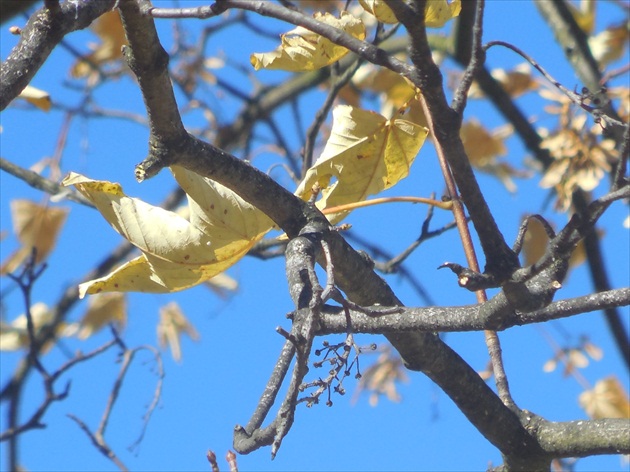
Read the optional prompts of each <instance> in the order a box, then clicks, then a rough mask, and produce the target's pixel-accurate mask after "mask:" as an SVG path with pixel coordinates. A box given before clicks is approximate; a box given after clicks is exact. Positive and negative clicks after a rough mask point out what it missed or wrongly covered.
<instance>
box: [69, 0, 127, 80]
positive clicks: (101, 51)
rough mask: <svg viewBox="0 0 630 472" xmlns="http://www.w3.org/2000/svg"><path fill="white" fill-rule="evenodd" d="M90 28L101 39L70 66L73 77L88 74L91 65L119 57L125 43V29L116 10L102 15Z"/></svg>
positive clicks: (90, 70) (98, 64)
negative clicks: (99, 42)
mask: <svg viewBox="0 0 630 472" xmlns="http://www.w3.org/2000/svg"><path fill="white" fill-rule="evenodd" d="M91 29H92V31H94V33H95V34H97V35H98V37H99V38H100V39H101V44H100V45H98V46H97V47H96V48H95V49H94V52H92V53H91V54H88V55H87V56H85V57H84V58H83V59H79V61H78V62H77V63H76V64H75V65H74V66H73V67H72V70H71V71H70V73H71V74H72V76H73V77H75V78H81V77H85V76H87V75H89V74H90V72H92V67H93V66H100V65H102V64H105V63H107V62H111V61H115V60H118V59H120V58H121V57H122V47H123V45H125V44H127V38H126V37H125V30H124V29H123V26H122V21H121V20H120V15H119V14H118V11H117V10H112V11H110V12H107V13H105V14H104V15H102V16H101V17H100V18H98V19H97V20H96V21H95V22H94V23H93V24H92V26H91Z"/></svg>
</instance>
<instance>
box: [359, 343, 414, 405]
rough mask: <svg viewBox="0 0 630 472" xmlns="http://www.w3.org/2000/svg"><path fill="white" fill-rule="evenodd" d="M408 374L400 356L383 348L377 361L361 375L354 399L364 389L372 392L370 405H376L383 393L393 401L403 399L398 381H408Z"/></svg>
mask: <svg viewBox="0 0 630 472" xmlns="http://www.w3.org/2000/svg"><path fill="white" fill-rule="evenodd" d="M407 381H408V378H407V374H406V373H405V369H404V366H403V364H402V360H401V359H400V357H398V356H396V355H394V354H392V352H391V351H390V349H389V348H384V349H382V352H381V354H380V355H379V357H378V359H377V360H376V362H375V363H374V364H373V365H371V366H370V367H369V368H368V369H367V370H366V371H365V372H364V373H363V375H362V376H361V380H360V381H359V385H358V386H357V391H356V393H355V394H354V397H353V401H356V400H357V398H358V396H359V395H360V394H361V392H362V391H366V392H369V393H370V397H369V400H368V401H369V403H370V406H376V405H377V404H378V400H379V398H380V396H381V395H385V396H386V397H387V399H388V400H390V401H392V402H399V401H400V400H401V397H400V394H399V393H398V389H397V384H398V382H407Z"/></svg>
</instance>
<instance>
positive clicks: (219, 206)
mask: <svg viewBox="0 0 630 472" xmlns="http://www.w3.org/2000/svg"><path fill="white" fill-rule="evenodd" d="M171 171H172V172H173V174H174V176H175V178H176V180H177V181H178V183H179V184H180V186H181V187H182V188H183V190H184V191H185V192H186V193H187V194H188V203H189V207H190V217H189V219H186V218H183V217H181V216H180V215H178V214H177V213H173V212H170V211H167V210H164V209H162V208H159V207H154V206H152V205H149V204H147V203H145V202H143V201H141V200H138V199H136V198H130V197H128V196H126V195H125V194H124V193H123V191H122V188H121V187H120V185H119V184H115V183H111V182H104V181H95V180H91V179H88V178H87V177H84V176H82V175H79V174H75V173H71V174H70V175H68V177H66V178H65V179H64V181H63V185H74V186H75V187H76V188H77V189H78V190H79V191H80V192H81V193H82V194H83V195H85V196H86V197H87V198H88V199H89V200H90V201H92V202H93V203H94V204H95V206H96V207H97V208H98V210H99V211H100V212H101V214H102V215H103V216H104V217H105V219H106V220H107V221H108V222H109V223H110V224H111V225H112V226H113V228H114V229H115V230H116V231H117V232H118V233H120V234H121V235H123V236H124V237H125V238H127V239H128V240H129V241H130V242H131V243H132V244H134V245H135V246H136V247H138V248H139V249H140V250H141V251H142V252H143V254H142V255H141V256H140V257H138V258H136V259H133V260H131V261H129V262H127V263H126V264H124V265H123V266H121V267H120V268H118V269H117V270H115V271H114V272H112V273H110V274H109V275H107V276H105V277H102V278H100V279H96V280H92V281H89V282H86V283H83V284H81V285H80V286H79V290H80V294H81V296H84V295H85V294H86V293H89V294H93V293H99V292H111V291H115V292H126V291H136V292H153V293H165V292H173V291H177V290H183V289H185V288H188V287H191V286H193V285H196V284H199V283H201V282H204V281H206V280H208V279H210V278H212V277H214V276H215V275H217V274H219V273H221V272H223V271H224V270H226V269H227V268H228V267H230V266H232V265H233V264H235V263H236V262H237V261H238V260H240V259H241V258H242V257H243V256H244V255H245V254H246V253H247V251H248V250H249V249H250V248H251V247H252V245H253V244H255V243H256V241H258V240H259V239H260V238H262V237H263V235H264V234H265V233H266V232H267V231H269V230H270V229H271V227H272V226H273V223H272V222H271V220H270V219H269V218H268V217H267V216H265V215H264V214H263V213H262V212H261V211H259V210H258V209H256V208H254V207H253V206H251V205H249V204H248V203H247V202H245V201H244V200H242V199H241V198H240V197H239V196H238V195H236V194H235V193H234V192H232V191H231V190H229V189H227V188H226V187H223V186H222V185H220V184H218V183H216V182H213V181H210V180H208V179H204V178H203V177H200V176H199V175H197V174H194V173H192V172H189V171H187V170H185V169H183V168H180V167H173V168H171Z"/></svg>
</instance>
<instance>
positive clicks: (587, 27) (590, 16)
mask: <svg viewBox="0 0 630 472" xmlns="http://www.w3.org/2000/svg"><path fill="white" fill-rule="evenodd" d="M567 7H568V8H569V11H570V12H571V14H572V15H573V18H574V19H575V22H576V23H577V24H578V26H579V27H580V28H581V29H582V31H584V32H585V33H586V34H587V35H589V34H591V33H592V32H593V29H594V28H595V2H592V1H591V0H581V1H580V3H579V6H578V5H575V4H574V3H573V2H567Z"/></svg>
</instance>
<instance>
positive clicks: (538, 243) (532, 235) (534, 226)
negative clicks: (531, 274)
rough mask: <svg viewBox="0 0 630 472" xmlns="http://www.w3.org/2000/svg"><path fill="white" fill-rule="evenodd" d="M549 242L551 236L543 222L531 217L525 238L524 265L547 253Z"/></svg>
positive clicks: (532, 262) (530, 263) (528, 264)
mask: <svg viewBox="0 0 630 472" xmlns="http://www.w3.org/2000/svg"><path fill="white" fill-rule="evenodd" d="M548 243H549V237H548V236H547V233H546V232H545V228H544V226H543V224H542V223H541V222H540V221H538V220H537V219H536V218H530V219H529V221H528V222H527V233H525V237H524V239H523V256H524V259H525V260H524V262H523V265H524V266H526V267H527V266H530V265H532V264H534V263H535V262H536V261H538V260H539V259H540V258H541V257H542V256H543V255H544V254H545V251H546V250H547V244H548Z"/></svg>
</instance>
